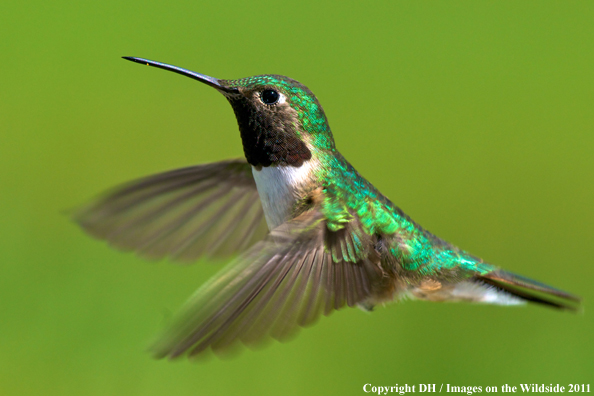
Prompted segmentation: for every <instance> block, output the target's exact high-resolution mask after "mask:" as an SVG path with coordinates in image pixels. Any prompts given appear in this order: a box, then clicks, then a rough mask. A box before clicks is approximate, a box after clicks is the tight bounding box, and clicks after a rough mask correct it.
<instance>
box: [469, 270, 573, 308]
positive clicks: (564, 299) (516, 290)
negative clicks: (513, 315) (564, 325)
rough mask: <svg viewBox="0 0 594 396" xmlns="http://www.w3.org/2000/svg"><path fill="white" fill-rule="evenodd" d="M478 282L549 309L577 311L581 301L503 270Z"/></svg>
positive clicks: (490, 274)
mask: <svg viewBox="0 0 594 396" xmlns="http://www.w3.org/2000/svg"><path fill="white" fill-rule="evenodd" d="M477 280H480V281H482V282H484V283H486V284H488V285H491V286H493V287H495V288H497V289H499V290H502V291H504V292H507V293H509V294H512V295H514V296H516V297H519V298H521V299H522V300H525V301H530V302H535V303H539V304H543V305H547V306H549V307H554V308H559V309H566V310H570V311H577V310H578V308H579V303H580V301H581V298H580V297H577V296H575V295H573V294H570V293H567V292H565V291H563V290H559V289H556V288H554V287H552V286H549V285H545V284H544V283H541V282H537V281H534V280H532V279H528V278H526V277H523V276H520V275H516V274H513V273H511V272H506V271H503V270H496V271H493V272H490V273H488V274H486V275H481V276H478V277H477Z"/></svg>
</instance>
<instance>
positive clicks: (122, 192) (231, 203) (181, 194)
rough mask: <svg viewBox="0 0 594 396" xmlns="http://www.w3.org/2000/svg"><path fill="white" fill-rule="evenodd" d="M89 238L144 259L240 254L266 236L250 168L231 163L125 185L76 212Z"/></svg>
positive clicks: (160, 175) (192, 169)
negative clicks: (132, 251)
mask: <svg viewBox="0 0 594 396" xmlns="http://www.w3.org/2000/svg"><path fill="white" fill-rule="evenodd" d="M74 219H75V221H76V222H77V223H79V224H80V226H81V227H82V228H83V229H84V230H85V231H87V232H88V233H89V234H91V235H92V236H94V237H96V238H99V239H105V240H107V241H109V242H110V243H111V244H112V245H114V246H116V247H118V248H121V249H124V250H134V251H137V252H138V253H139V254H140V255H142V256H146V257H150V258H163V257H166V256H170V257H171V258H173V259H175V260H180V261H192V260H196V259H197V258H199V257H200V256H202V255H215V256H221V255H227V254H231V253H234V252H238V251H242V250H245V249H246V248H247V247H249V246H251V245H252V244H253V243H255V242H256V241H258V240H260V239H262V238H263V237H264V235H266V232H267V231H268V229H267V227H266V222H265V220H264V216H263V211H262V205H261V203H260V198H259V196H258V191H257V190H256V183H255V181H254V179H253V176H252V170H251V166H250V165H249V164H248V163H247V162H245V161H243V160H231V161H223V162H216V163H212V164H204V165H198V166H192V167H188V168H183V169H178V170H174V171H170V172H165V173H161V174H158V175H154V176H149V177H146V178H143V179H140V180H137V181H133V182H130V183H128V184H125V185H123V186H121V187H119V188H116V189H115V190H114V191H111V192H109V193H107V194H105V195H104V196H103V197H100V198H99V199H97V200H96V201H94V202H92V203H91V204H89V205H87V206H86V207H84V208H82V209H81V210H79V211H78V212H77V213H75V215H74Z"/></svg>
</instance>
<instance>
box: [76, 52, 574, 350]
mask: <svg viewBox="0 0 594 396" xmlns="http://www.w3.org/2000/svg"><path fill="white" fill-rule="evenodd" d="M124 59H126V60H129V61H132V62H136V63H140V64H146V65H149V66H154V67H157V68H161V69H165V70H169V71H172V72H175V73H179V74H181V75H184V76H186V77H190V78H192V79H194V80H198V81H200V82H202V83H204V84H206V85H208V86H210V87H212V88H214V89H216V90H217V91H218V92H220V93H221V94H223V96H224V97H225V98H226V99H227V100H228V101H229V103H230V104H231V107H232V108H233V111H234V112H235V117H236V118H237V123H238V126H239V133H240V136H241V140H242V143H243V151H244V154H245V159H233V160H227V161H221V162H215V163H208V164H202V165H197V166H190V167H187V168H182V169H177V170H172V171H168V172H164V173H160V174H157V175H154V176H148V177H145V178H142V179H140V180H136V181H132V182H130V183H127V184H124V185H122V186H120V187H116V188H115V189H113V190H111V191H109V192H107V193H105V194H103V195H101V196H99V197H98V198H97V199H95V200H94V201H92V202H91V203H89V204H88V205H86V206H84V207H82V208H81V209H80V210H78V211H77V212H76V214H75V215H74V220H75V221H76V222H77V223H78V224H80V226H81V227H82V228H83V229H84V230H85V231H86V232H88V233H89V234H90V235H92V236H94V237H96V238H99V239H103V240H106V241H108V242H109V243H110V244H111V245H113V246H115V247H116V248H120V249H123V250H131V251H135V252H137V253H138V254H139V255H141V256H144V257H148V258H153V259H160V258H169V259H171V260H174V261H175V260H177V261H182V262H193V261H196V260H197V259H199V258H201V257H215V258H216V257H228V256H231V255H233V256H234V258H233V259H232V261H231V263H230V264H229V265H228V266H227V267H226V268H224V269H223V270H222V271H221V272H220V273H218V274H217V275H216V276H214V277H213V278H212V279H211V280H210V281H208V282H207V283H206V284H204V285H203V286H202V287H201V288H199V289H198V291H197V292H196V293H195V294H194V295H193V296H192V297H191V298H190V299H189V301H188V302H187V303H186V305H185V306H184V307H183V308H182V309H181V312H180V313H179V314H178V315H177V316H176V317H174V319H173V320H172V321H171V324H170V325H169V326H168V327H167V328H166V330H165V331H164V332H163V334H162V335H161V336H160V338H159V339H158V340H157V341H156V343H155V345H154V347H153V351H154V353H155V355H156V357H159V358H163V357H168V358H176V357H179V356H189V357H196V356H201V355H202V354H203V353H206V352H207V351H208V350H212V351H213V352H215V353H217V354H225V353H226V352H228V351H231V350H234V349H235V348H236V347H237V346H239V345H241V344H244V345H246V346H248V347H255V346H258V345H261V344H263V343H264V342H266V340H269V339H270V338H273V339H276V340H279V341H284V340H287V339H289V338H291V337H292V336H293V335H294V334H295V333H296V332H297V331H298V330H299V328H301V327H307V326H310V325H312V324H313V323H315V322H316V321H317V320H318V319H319V318H320V317H321V316H322V315H328V314H330V313H331V312H333V311H335V310H338V309H341V308H343V307H345V306H349V307H354V306H358V307H360V308H362V309H364V310H367V311H371V310H372V309H373V308H374V307H375V306H376V305H378V304H384V303H387V302H390V301H397V300H401V299H403V298H411V299H418V300H428V301H468V302H476V303H489V304H498V305H518V304H524V303H526V302H532V303H539V304H543V305H546V306H549V307H554V308H559V309H563V310H577V308H578V307H579V302H580V298H579V297H577V296H574V295H572V294H570V293H567V292H565V291H562V290H559V289H556V288H553V287H551V286H548V285H546V284H543V283H540V282H537V281H534V280H531V279H528V278H526V277H523V276H520V275H516V274H513V273H511V272H507V271H504V270H502V269H501V268H499V267H497V266H495V265H493V264H490V263H487V262H485V261H483V260H482V259H480V258H478V257H476V256H473V255H471V254H470V253H468V252H466V251H464V250H462V249H460V248H458V247H456V246H454V245H452V244H450V243H448V242H446V241H444V240H442V239H440V238H438V237H437V236H435V235H433V234H431V233H430V232H429V231H427V230H425V229H424V228H422V227H421V226H420V225H418V224H417V223H415V222H414V221H413V220H412V219H411V218H410V217H408V216H407V215H406V214H405V213H404V212H403V211H402V210H401V209H400V208H398V207H397V206H396V205H395V204H393V203H392V202H391V201H390V200H389V199H388V198H386V197H385V196H384V195H382V194H381V193H380V192H379V191H378V189H377V188H375V187H374V186H373V185H372V184H371V183H370V182H369V181H367V180H366V179H365V178H364V177H363V176H361V175H360V174H359V173H358V172H357V170H355V168H354V167H353V166H352V165H351V164H350V163H349V162H348V161H347V160H346V159H345V158H344V157H343V156H342V155H341V154H340V152H339V151H338V150H337V148H336V145H335V143H334V138H333V135H332V132H331V130H330V126H329V124H328V120H327V118H326V115H325V113H324V110H323V109H322V106H321V105H320V103H319V101H318V99H317V98H316V96H315V95H314V94H313V93H312V92H311V91H310V90H309V89H308V88H307V87H305V86H304V85H302V84H301V83H299V82H297V81H295V80H293V79H291V78H288V77H285V76H281V75H259V76H253V77H247V78H241V79H237V80H222V79H217V78H214V77H210V76H206V75H204V74H200V73H196V72H193V71H190V70H187V69H183V68H180V67H176V66H172V65H169V64H165V63H161V62H155V61H152V60H148V59H143V58H136V57H124Z"/></svg>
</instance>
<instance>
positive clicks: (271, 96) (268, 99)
mask: <svg viewBox="0 0 594 396" xmlns="http://www.w3.org/2000/svg"><path fill="white" fill-rule="evenodd" d="M260 99H262V102H264V104H267V105H272V104H275V103H277V102H278V100H279V99H280V94H279V93H278V92H276V91H275V90H274V89H265V90H264V91H262V93H261V94H260Z"/></svg>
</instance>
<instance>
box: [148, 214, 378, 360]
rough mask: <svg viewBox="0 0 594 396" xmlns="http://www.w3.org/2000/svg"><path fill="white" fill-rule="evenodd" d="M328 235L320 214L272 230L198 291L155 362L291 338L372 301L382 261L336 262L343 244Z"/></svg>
mask: <svg viewBox="0 0 594 396" xmlns="http://www.w3.org/2000/svg"><path fill="white" fill-rule="evenodd" d="M329 232H331V231H329V230H328V228H327V227H326V223H325V221H324V219H323V216H322V215H321V214H320V212H319V211H318V210H315V209H312V210H310V211H308V212H305V213H303V214H301V215H300V216H299V217H297V218H296V219H293V220H291V221H289V222H287V223H285V224H283V225H281V226H279V227H277V228H276V229H274V230H273V231H272V232H271V233H270V234H269V235H268V236H267V237H266V238H265V239H264V240H263V241H261V242H258V243H257V244H255V245H254V246H253V247H252V248H250V249H249V250H248V251H246V252H245V253H244V254H242V255H241V256H240V257H238V258H237V259H236V260H235V261H234V262H233V263H231V264H230V266H229V267H227V268H226V269H224V270H223V271H222V272H221V274H220V275H218V276H217V277H215V279H214V280H212V281H211V282H209V283H208V284H206V285H205V286H203V287H202V288H201V289H199V290H198V292H197V293H196V295H195V296H194V297H193V298H192V299H191V300H190V301H189V302H188V303H187V304H186V306H185V308H184V309H183V310H182V312H181V314H180V315H179V316H178V317H177V319H175V320H174V321H173V323H172V324H171V326H170V327H169V329H168V330H167V331H166V332H165V333H164V335H163V336H162V337H161V338H160V339H159V341H158V342H157V343H156V344H155V346H154V351H155V354H156V356H158V357H166V356H168V357H171V358H174V357H178V356H180V355H184V354H188V355H190V356H194V355H200V354H202V353H203V352H204V351H206V350H208V349H212V350H213V351H214V352H215V353H226V352H227V351H230V350H233V348H234V346H235V345H237V343H238V341H241V342H242V343H243V344H245V345H247V346H250V347H255V346H259V345H261V344H262V343H263V342H265V341H266V340H267V339H269V338H274V339H277V340H280V341H283V340H287V339H289V338H290V337H292V336H293V335H294V334H296V332H297V331H298V329H299V327H303V326H308V325H310V324H312V323H313V322H314V321H315V320H316V319H317V318H318V317H320V316H321V315H322V314H324V315H328V314H329V313H331V312H332V311H334V310H336V309H340V308H342V307H344V306H345V305H347V304H348V305H349V306H352V305H355V304H357V303H358V302H362V301H363V300H365V299H366V298H368V297H369V294H370V288H369V284H370V282H371V281H372V280H373V279H376V278H377V277H379V276H381V270H380V269H379V268H378V265H377V263H374V262H372V261H371V260H367V259H365V260H359V261H357V262H351V261H348V260H344V259H342V258H339V260H338V261H335V260H333V258H332V253H331V251H332V248H333V247H336V246H328V245H327V242H328V241H329V240H333V241H334V243H337V244H340V240H341V238H333V239H329V238H327V233H329ZM343 235H350V234H349V233H348V232H345V233H343ZM367 243H368V244H371V239H370V238H368V240H367ZM338 246H340V245H338Z"/></svg>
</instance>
